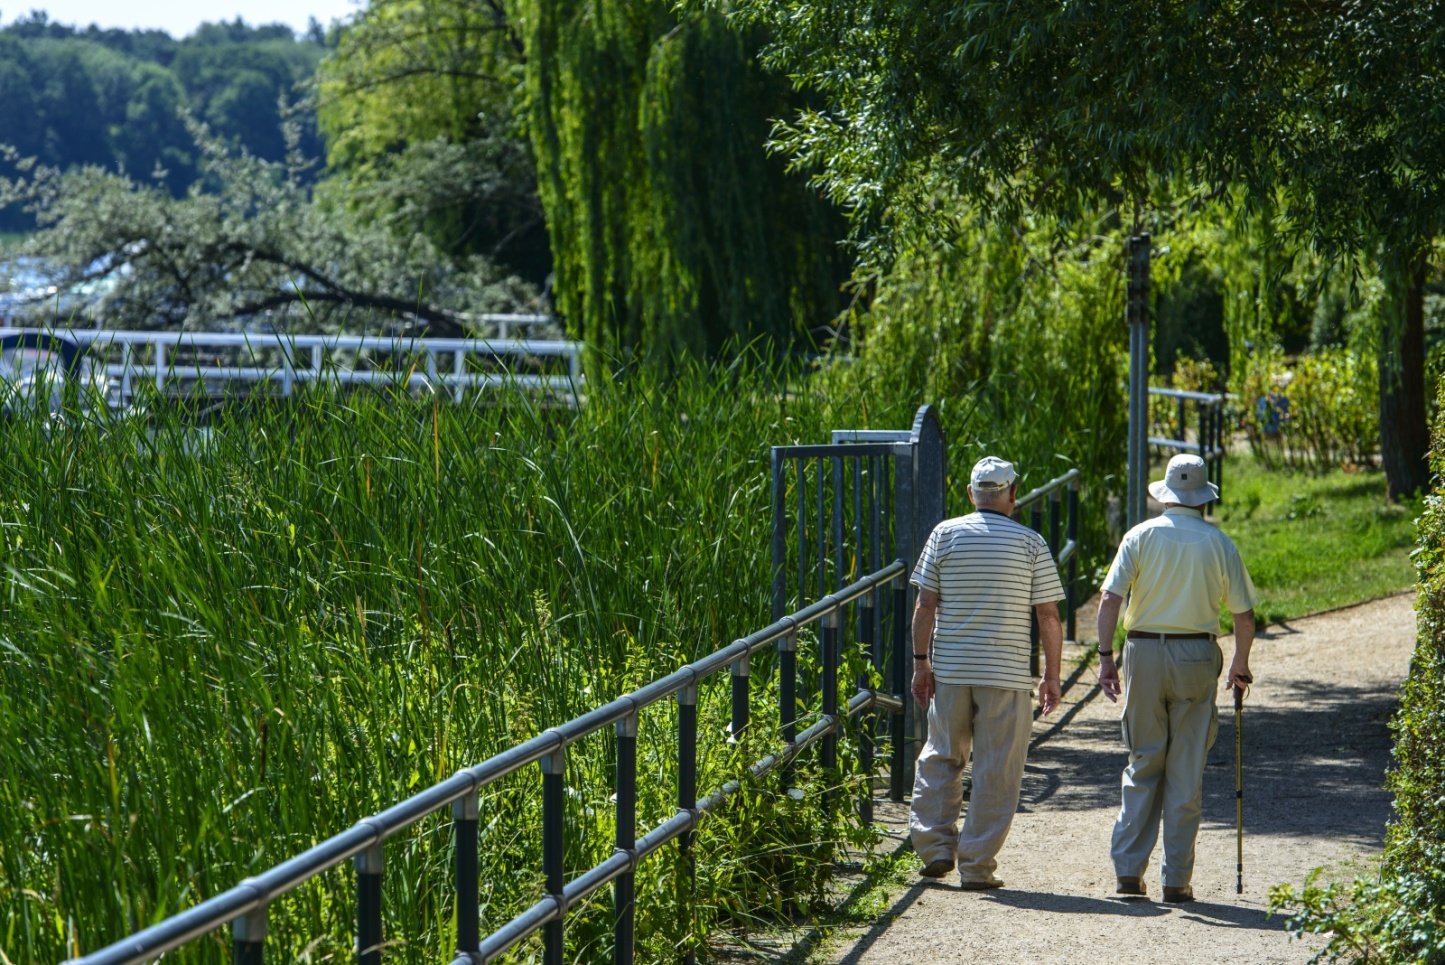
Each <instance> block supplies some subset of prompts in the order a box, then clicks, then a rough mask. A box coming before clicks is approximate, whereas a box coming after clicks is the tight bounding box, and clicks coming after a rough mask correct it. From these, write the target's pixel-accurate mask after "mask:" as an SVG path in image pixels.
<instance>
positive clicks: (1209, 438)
mask: <svg viewBox="0 0 1445 965" xmlns="http://www.w3.org/2000/svg"><path fill="white" fill-rule="evenodd" d="M1149 395H1150V396H1159V397H1162V398H1167V399H1175V400H1177V401H1178V403H1179V408H1178V413H1177V415H1176V418H1175V427H1176V428H1177V430H1178V436H1179V438H1171V437H1168V436H1149V437H1148V439H1147V442H1148V444H1149V445H1151V446H1157V447H1159V448H1161V449H1173V450H1175V451H1178V452H1192V453H1194V454H1195V455H1197V456H1199V457H1200V458H1201V459H1203V460H1204V464H1205V467H1206V471H1207V473H1208V476H1209V481H1210V482H1212V483H1214V484H1215V485H1220V484H1221V483H1223V481H1224V457H1225V455H1226V454H1227V453H1228V450H1229V447H1228V439H1227V437H1226V434H1225V419H1224V407H1225V404H1226V403H1227V402H1228V401H1229V399H1230V396H1229V395H1227V394H1225V393H1222V392H1189V391H1186V390H1183V389H1166V388H1162V387H1158V386H1149ZM1187 402H1193V403H1196V404H1197V405H1198V408H1199V421H1198V426H1197V427H1196V429H1195V441H1193V442H1190V441H1189V440H1188V439H1186V438H1184V436H1185V434H1186V428H1187V427H1186V424H1185V413H1184V406H1185V403H1187ZM1209 511H1210V507H1206V508H1205V512H1206V513H1207V512H1209Z"/></svg>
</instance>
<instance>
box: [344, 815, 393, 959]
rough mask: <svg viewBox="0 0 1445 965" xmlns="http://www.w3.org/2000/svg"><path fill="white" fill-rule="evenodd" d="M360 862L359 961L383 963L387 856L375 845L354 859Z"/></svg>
mask: <svg viewBox="0 0 1445 965" xmlns="http://www.w3.org/2000/svg"><path fill="white" fill-rule="evenodd" d="M352 860H353V861H354V862H355V864H356V961H357V965H381V872H382V869H383V866H384V864H385V855H384V853H383V852H382V848H381V845H380V844H374V845H372V846H371V847H369V848H367V849H366V850H365V851H363V852H361V853H360V854H358V855H357V856H356V857H355V858H353V859H352Z"/></svg>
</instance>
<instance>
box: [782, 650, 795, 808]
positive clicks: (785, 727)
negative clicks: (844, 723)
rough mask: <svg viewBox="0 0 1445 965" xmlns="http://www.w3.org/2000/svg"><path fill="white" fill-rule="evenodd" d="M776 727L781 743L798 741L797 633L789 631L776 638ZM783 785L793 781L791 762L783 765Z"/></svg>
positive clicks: (789, 743)
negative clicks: (779, 732)
mask: <svg viewBox="0 0 1445 965" xmlns="http://www.w3.org/2000/svg"><path fill="white" fill-rule="evenodd" d="M778 727H779V729H780V730H781V731H782V735H783V743H785V744H787V745H788V746H789V747H792V745H793V744H796V743H797V741H798V634H797V632H796V631H794V632H790V633H788V634H786V635H785V636H782V637H780V638H779V639H778ZM782 775H783V786H784V787H787V786H789V785H791V784H792V783H793V762H792V760H791V759H790V760H789V761H788V763H787V764H785V765H784V766H783V769H782Z"/></svg>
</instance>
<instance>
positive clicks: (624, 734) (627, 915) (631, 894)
mask: <svg viewBox="0 0 1445 965" xmlns="http://www.w3.org/2000/svg"><path fill="white" fill-rule="evenodd" d="M616 791H617V850H619V851H634V850H635V849H636V847H637V715H636V714H628V715H627V716H626V717H624V718H623V719H622V720H619V721H618V722H617V787H616ZM636 898H637V875H636V873H635V872H632V871H629V872H627V873H626V874H623V875H618V877H617V880H616V881H614V882H613V883H612V913H613V916H614V917H615V918H616V921H617V926H616V930H615V931H614V933H613V940H612V962H613V965H632V959H633V955H634V953H635V951H636V923H637V908H636Z"/></svg>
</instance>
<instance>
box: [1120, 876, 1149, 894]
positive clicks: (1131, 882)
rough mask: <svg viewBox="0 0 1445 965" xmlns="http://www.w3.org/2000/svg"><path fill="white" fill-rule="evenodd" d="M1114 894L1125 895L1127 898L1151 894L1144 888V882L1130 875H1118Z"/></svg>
mask: <svg viewBox="0 0 1445 965" xmlns="http://www.w3.org/2000/svg"><path fill="white" fill-rule="evenodd" d="M1114 894H1116V895H1123V896H1125V897H1126V898H1147V897H1148V896H1149V893H1148V892H1146V891H1145V890H1144V883H1143V882H1142V881H1140V880H1139V879H1138V878H1134V877H1131V876H1129V875H1120V876H1119V877H1118V879H1117V880H1116V882H1115V885H1114Z"/></svg>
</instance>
